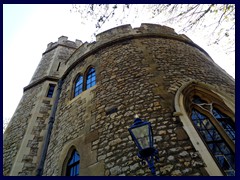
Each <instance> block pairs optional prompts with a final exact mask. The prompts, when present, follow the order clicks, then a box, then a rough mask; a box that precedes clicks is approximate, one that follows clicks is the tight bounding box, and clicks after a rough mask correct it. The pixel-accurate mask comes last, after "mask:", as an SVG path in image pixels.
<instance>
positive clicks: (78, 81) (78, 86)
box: [74, 75, 83, 97]
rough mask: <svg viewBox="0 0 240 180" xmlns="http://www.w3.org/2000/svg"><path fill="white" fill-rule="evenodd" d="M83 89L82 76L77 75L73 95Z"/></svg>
mask: <svg viewBox="0 0 240 180" xmlns="http://www.w3.org/2000/svg"><path fill="white" fill-rule="evenodd" d="M82 91H83V76H81V75H79V76H78V78H77V79H76V82H75V88H74V97H76V96H77V95H79V94H80V93H81V92H82Z"/></svg>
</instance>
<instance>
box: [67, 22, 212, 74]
mask: <svg viewBox="0 0 240 180" xmlns="http://www.w3.org/2000/svg"><path fill="white" fill-rule="evenodd" d="M151 37H159V38H165V39H172V40H176V41H181V42H184V43H186V44H189V45H190V46H193V47H196V48H197V49H199V50H200V51H201V52H202V53H204V54H205V55H206V56H208V57H209V55H208V53H207V52H206V51H204V50H203V49H202V48H201V47H199V46H198V45H197V44H195V43H194V42H193V41H192V40H191V39H189V38H188V37H187V36H186V35H184V34H177V33H176V32H175V31H174V29H172V28H170V27H167V26H162V25H158V24H148V23H142V24H141V26H140V27H139V28H132V27H131V25H129V24H128V25H122V26H118V27H116V28H112V29H109V30H107V31H104V32H102V33H99V34H98V35H97V36H96V41H95V42H92V43H88V42H85V43H83V44H81V45H80V47H79V48H78V49H77V50H76V51H75V52H74V53H73V54H72V55H71V57H70V58H69V59H68V60H67V61H66V68H67V69H68V68H69V69H71V68H72V67H74V66H75V65H76V63H78V61H81V59H82V60H83V59H84V58H86V57H87V56H89V55H90V54H92V53H94V52H96V51H98V50H100V49H102V48H105V47H106V46H110V45H112V44H116V43H118V42H122V41H125V40H130V39H134V38H151ZM209 59H210V60H211V58H210V57H209ZM66 73H68V70H67V71H66Z"/></svg>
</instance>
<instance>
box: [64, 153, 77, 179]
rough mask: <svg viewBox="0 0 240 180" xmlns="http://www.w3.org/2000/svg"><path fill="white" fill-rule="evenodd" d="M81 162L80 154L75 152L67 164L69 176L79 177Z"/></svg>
mask: <svg viewBox="0 0 240 180" xmlns="http://www.w3.org/2000/svg"><path fill="white" fill-rule="evenodd" d="M79 162H80V156H79V154H78V152H77V151H76V150H75V151H74V152H73V153H72V156H71V158H70V159H69V162H68V164H67V173H66V175H67V176H78V175H79Z"/></svg>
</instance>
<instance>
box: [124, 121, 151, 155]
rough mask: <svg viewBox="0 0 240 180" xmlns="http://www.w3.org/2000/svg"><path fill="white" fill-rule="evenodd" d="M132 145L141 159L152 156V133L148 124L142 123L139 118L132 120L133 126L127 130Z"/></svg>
mask: <svg viewBox="0 0 240 180" xmlns="http://www.w3.org/2000/svg"><path fill="white" fill-rule="evenodd" d="M128 131H129V133H130V135H131V137H132V139H133V141H134V143H135V144H136V146H137V148H138V149H139V154H140V156H142V157H143V158H146V157H149V156H151V155H152V154H153V152H154V150H155V149H154V148H153V133H152V126H151V123H150V122H147V121H142V120H141V119H140V118H136V119H135V120H134V124H133V125H131V126H130V128H129V129H128Z"/></svg>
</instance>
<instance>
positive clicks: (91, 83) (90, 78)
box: [86, 67, 96, 89]
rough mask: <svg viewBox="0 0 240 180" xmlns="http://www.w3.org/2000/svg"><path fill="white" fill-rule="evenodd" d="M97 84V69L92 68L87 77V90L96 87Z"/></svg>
mask: <svg viewBox="0 0 240 180" xmlns="http://www.w3.org/2000/svg"><path fill="white" fill-rule="evenodd" d="M95 84H96V73H95V69H94V68H93V67H91V68H90V69H89V70H88V72H87V77H86V89H89V88H90V87H92V86H94V85H95Z"/></svg>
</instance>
